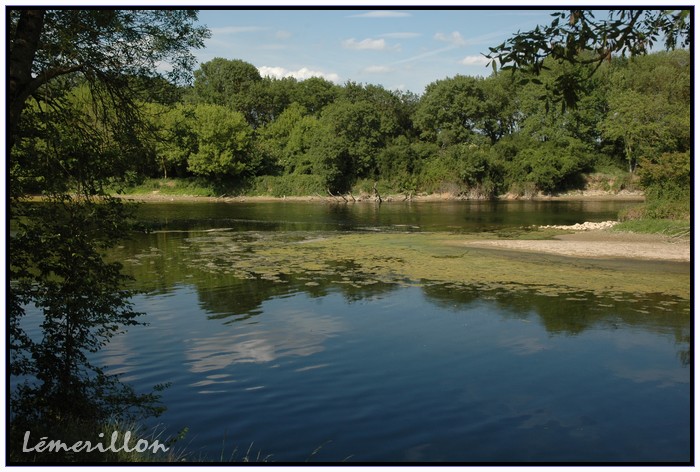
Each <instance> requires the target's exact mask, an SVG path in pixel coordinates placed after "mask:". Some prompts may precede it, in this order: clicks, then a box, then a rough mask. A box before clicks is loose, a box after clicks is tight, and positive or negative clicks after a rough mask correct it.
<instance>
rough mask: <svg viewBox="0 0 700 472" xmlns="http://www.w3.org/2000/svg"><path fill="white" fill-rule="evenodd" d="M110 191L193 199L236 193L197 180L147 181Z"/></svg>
mask: <svg viewBox="0 0 700 472" xmlns="http://www.w3.org/2000/svg"><path fill="white" fill-rule="evenodd" d="M110 190H113V191H114V192H115V193H120V194H124V195H144V194H145V195H150V194H160V195H178V196H193V197H219V196H221V195H222V194H224V193H227V192H233V191H234V190H233V189H222V188H220V187H218V186H216V185H215V184H213V183H211V182H208V181H206V180H203V179H197V178H174V179H145V180H143V181H142V182H141V183H139V184H136V185H131V186H126V187H121V188H119V189H117V188H113V189H110Z"/></svg>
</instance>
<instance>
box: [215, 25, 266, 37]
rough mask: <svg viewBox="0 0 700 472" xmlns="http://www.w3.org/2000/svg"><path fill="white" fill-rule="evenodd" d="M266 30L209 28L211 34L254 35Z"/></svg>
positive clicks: (239, 27) (224, 27)
mask: <svg viewBox="0 0 700 472" xmlns="http://www.w3.org/2000/svg"><path fill="white" fill-rule="evenodd" d="M266 29H268V28H264V27H262V26H223V27H221V28H210V30H211V34H212V35H215V34H238V33H256V32H258V31H265V30H266Z"/></svg>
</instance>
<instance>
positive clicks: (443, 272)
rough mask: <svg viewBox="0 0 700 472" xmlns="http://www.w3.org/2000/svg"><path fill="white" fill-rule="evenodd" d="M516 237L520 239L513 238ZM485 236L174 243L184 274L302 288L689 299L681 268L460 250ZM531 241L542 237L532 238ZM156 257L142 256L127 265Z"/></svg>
mask: <svg viewBox="0 0 700 472" xmlns="http://www.w3.org/2000/svg"><path fill="white" fill-rule="evenodd" d="M520 236H521V237H522V235H520ZM487 237H490V235H485V234H470V235H463V234H451V233H398V232H382V233H376V232H371V233H340V234H339V233H326V234H322V235H319V233H317V232H314V233H305V232H292V233H257V232H244V233H240V232H215V233H213V232H212V233H205V232H192V233H190V237H187V238H185V239H183V240H182V241H181V246H182V249H183V251H182V254H181V256H180V257H182V258H183V260H182V261H181V262H182V263H183V264H185V266H186V268H187V270H189V271H200V272H204V273H210V274H212V275H229V276H232V277H235V278H240V279H262V280H268V281H271V282H275V283H280V284H285V283H288V282H289V280H290V279H291V278H293V279H295V280H301V281H304V284H305V285H306V286H308V287H314V286H318V285H327V284H329V283H332V284H349V285H351V286H353V287H357V288H361V287H363V286H367V285H371V284H376V283H380V282H381V283H384V284H399V285H415V284H421V285H431V284H445V283H451V284H458V285H460V286H469V287H477V288H482V289H484V290H488V289H512V290H533V289H534V290H536V291H537V292H539V293H542V294H548V293H551V294H561V293H578V292H581V291H585V292H593V293H607V294H614V293H635V294H652V293H661V294H665V295H670V296H676V297H681V298H684V299H689V298H690V273H689V270H687V271H686V270H683V268H682V267H683V266H682V265H678V264H665V263H654V262H648V261H647V262H644V261H629V260H627V261H622V260H621V261H619V262H616V261H612V260H596V259H581V258H570V257H562V256H554V255H545V254H533V253H524V252H516V251H503V250H492V249H486V248H474V247H468V246H467V245H466V244H465V242H466V241H473V240H478V239H484V238H487ZM531 237H533V238H538V237H542V235H538V234H536V233H533V234H532V235H531ZM158 257H160V252H158V251H152V250H150V249H149V250H147V251H144V252H142V253H141V254H140V255H138V256H137V257H136V258H135V259H136V260H135V261H134V262H136V261H139V263H141V264H143V263H145V260H147V259H153V258H158Z"/></svg>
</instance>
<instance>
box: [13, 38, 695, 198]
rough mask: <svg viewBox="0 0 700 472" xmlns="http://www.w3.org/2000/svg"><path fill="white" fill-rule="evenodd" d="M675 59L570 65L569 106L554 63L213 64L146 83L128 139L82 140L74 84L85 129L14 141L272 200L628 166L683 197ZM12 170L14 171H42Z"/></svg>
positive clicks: (564, 185) (685, 117) (682, 81)
mask: <svg viewBox="0 0 700 472" xmlns="http://www.w3.org/2000/svg"><path fill="white" fill-rule="evenodd" d="M690 63H691V58H690V55H689V52H688V51H687V50H675V51H670V52H659V53H654V54H650V55H647V56H639V57H636V58H634V59H624V58H613V59H612V60H611V61H610V62H608V63H604V64H603V65H602V66H601V67H599V68H598V69H596V70H594V68H593V66H591V68H590V69H587V68H585V67H579V69H578V70H577V73H578V74H579V76H580V77H583V78H585V79H586V80H585V81H584V84H585V86H584V88H583V90H580V95H579V96H578V97H576V99H577V100H576V102H577V104H578V105H577V106H576V107H575V108H571V107H568V108H567V107H564V106H562V103H563V102H561V101H559V102H557V101H556V99H555V97H559V96H560V94H558V93H557V91H558V90H561V89H562V84H559V83H557V81H556V80H555V79H554V78H555V77H557V74H556V72H557V69H559V68H562V67H573V66H570V65H559V64H557V63H555V62H552V63H550V64H548V66H549V67H550V69H549V70H545V71H544V72H543V73H542V74H541V75H539V76H537V77H533V76H526V75H523V74H522V73H520V72H516V73H512V72H510V71H503V72H499V73H495V74H493V75H491V76H490V77H485V78H484V77H470V76H461V75H458V76H455V77H451V78H445V79H441V80H437V81H435V82H433V83H431V84H430V85H428V86H427V87H426V89H425V91H424V93H423V94H422V95H420V96H419V95H416V94H414V93H410V92H401V91H389V90H386V89H384V88H382V87H381V86H377V85H368V84H358V83H354V82H346V83H345V84H343V85H336V84H333V83H332V82H329V81H326V80H324V79H321V78H310V79H306V80H303V81H298V80H296V79H293V78H284V79H274V78H269V77H261V76H260V73H259V72H258V70H257V69H256V68H255V66H253V65H252V64H249V63H247V62H244V61H241V60H228V59H221V58H216V59H213V60H211V61H209V62H207V63H204V64H202V65H201V67H200V68H199V69H198V70H197V71H195V80H194V83H193V85H192V86H191V87H189V88H178V87H174V86H172V85H170V84H168V83H165V82H155V83H153V84H149V90H151V91H152V92H153V95H152V96H141V97H139V98H138V100H139V101H140V103H139V104H140V107H139V108H140V110H141V113H142V114H143V116H144V117H145V118H146V123H148V126H146V127H144V128H143V129H142V130H141V131H140V135H139V136H126V137H125V136H115V135H114V134H115V133H116V132H118V130H117V131H114V130H111V129H110V131H109V132H108V133H107V132H106V133H105V135H104V136H100V137H99V139H95V136H90V137H89V138H86V137H84V136H82V135H81V133H82V132H83V131H84V130H88V129H89V130H92V131H91V133H92V134H94V133H95V131H94V129H95V127H94V124H95V122H97V123H99V122H100V121H104V122H107V121H110V120H112V121H113V122H116V121H117V120H116V119H114V117H110V116H106V115H107V114H108V113H102V115H100V116H97V113H96V112H95V113H92V114H91V111H90V109H91V107H93V105H92V104H93V100H92V97H91V93H90V91H89V89H88V87H87V86H85V85H84V84H81V83H76V84H74V89H73V92H72V99H71V102H70V103H71V106H72V107H74V108H75V110H76V113H75V115H76V116H78V115H79V116H82V117H83V118H82V119H83V120H85V119H90V120H94V121H93V122H92V123H89V125H90V126H88V124H87V123H86V126H85V127H84V130H81V127H80V126H77V127H76V126H75V124H74V123H72V124H71V126H66V127H65V129H59V130H58V133H59V134H60V139H56V136H55V134H56V133H57V131H56V129H52V132H53V134H54V135H53V136H51V139H50V140H48V139H46V140H45V139H44V137H42V133H41V129H40V127H38V128H37V132H35V133H34V136H32V137H29V138H26V139H24V140H23V141H22V143H21V145H20V146H19V151H20V152H24V153H35V154H36V153H39V154H40V153H41V151H42V149H43V148H45V147H46V146H47V144H45V143H46V142H49V141H50V142H51V146H64V147H65V149H64V151H66V152H63V153H58V154H61V155H66V156H70V155H71V154H72V153H90V152H91V149H90V147H94V146H96V145H99V146H100V149H99V152H95V155H99V156H102V157H101V158H102V159H109V156H110V154H121V157H124V154H125V153H126V154H127V155H129V156H130V158H129V159H120V161H123V162H125V164H123V165H122V167H123V168H122V169H119V172H118V174H119V176H120V177H123V176H127V177H128V179H129V181H130V182H138V181H139V180H142V179H144V178H170V177H199V178H201V179H203V180H204V181H206V182H209V183H211V184H212V185H217V186H220V187H221V188H237V189H242V191H245V189H249V190H250V189H256V191H257V192H263V193H269V194H271V195H275V196H282V195H295V194H296V195H299V194H307V195H309V194H314V193H323V194H326V193H327V192H328V191H330V192H332V193H344V192H347V191H350V190H352V189H353V187H354V186H356V185H358V183H362V182H365V183H374V182H377V181H379V182H382V185H384V188H390V189H392V190H393V191H396V192H405V193H409V192H414V193H417V192H428V193H432V192H445V191H449V192H453V193H456V194H468V195H470V196H473V197H480V198H489V197H493V196H495V195H499V194H503V193H507V192H511V193H515V194H519V195H527V194H532V193H535V192H544V193H551V192H557V191H561V190H566V189H569V188H574V187H577V186H580V185H581V178H582V175H583V174H584V173H589V172H593V171H595V170H604V171H605V170H607V171H611V169H612V170H613V171H616V172H618V173H620V174H628V175H633V174H634V175H635V176H636V177H635V178H636V179H638V180H640V181H641V184H642V185H644V186H646V188H647V189H648V191H649V192H656V193H657V194H659V195H661V196H670V197H672V198H677V197H678V198H685V197H686V196H687V195H689V188H690V143H691V128H690V110H691V107H690V102H691V86H690ZM546 65H547V64H546ZM156 96H157V97H158V99H155V98H154V97H156ZM93 108H95V107H93ZM95 109H97V108H95ZM49 110H50V107H47V108H46V110H42V105H41V102H38V104H36V105H35V106H34V109H33V111H34V115H35V116H38V115H39V114H41V113H51V112H50V111H49ZM119 112H120V111H119V110H113V113H114V114H115V116H116V115H117V114H118V113H119ZM29 115H30V118H29V119H31V114H29ZM84 117H89V118H84ZM98 128H99V127H98ZM107 128H108V127H105V129H107ZM125 138H128V139H125ZM117 142H120V143H124V142H131V143H133V146H131V147H128V148H127V147H125V146H124V145H119V146H118V145H117V144H116V143H117ZM96 143H98V144H96ZM28 161H31V162H34V164H33V165H36V166H41V165H42V160H41V159H39V160H33V159H32V160H28ZM53 165H55V164H53ZM96 168H100V166H96ZM104 168H110V169H112V171H114V169H113V166H104ZM25 172H26V173H27V177H28V178H29V179H31V175H32V174H33V175H39V176H44V177H45V176H47V175H50V174H51V172H47V169H42V170H41V171H39V170H38V169H37V172H31V171H28V170H25ZM25 183H26V184H28V188H31V182H25ZM686 194H687V195H686Z"/></svg>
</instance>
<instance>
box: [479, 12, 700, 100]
mask: <svg viewBox="0 0 700 472" xmlns="http://www.w3.org/2000/svg"><path fill="white" fill-rule="evenodd" d="M552 18H553V19H552V21H551V23H550V24H549V25H545V26H537V27H536V28H535V29H533V30H530V31H526V32H519V33H517V34H515V35H513V36H512V37H511V38H510V39H508V40H506V41H505V42H503V43H502V44H500V45H498V46H496V47H492V48H489V51H490V52H489V54H487V55H486V57H488V58H489V59H491V62H490V64H491V66H492V67H493V70H494V71H495V70H496V69H497V68H498V67H500V68H501V69H504V70H508V69H512V70H515V69H518V70H522V71H525V72H528V73H532V74H534V75H538V74H539V73H540V72H541V71H542V70H543V69H544V68H546V67H547V66H546V64H545V59H547V58H550V59H553V60H555V61H557V62H560V63H562V62H566V63H569V64H584V65H585V64H595V65H596V68H597V67H599V66H600V65H601V64H602V63H603V62H605V61H608V62H609V61H611V60H612V58H613V57H614V56H616V55H618V54H619V55H622V56H623V57H624V56H625V55H630V56H637V55H641V54H646V53H647V52H649V51H650V50H651V49H652V47H653V46H654V45H656V44H658V43H661V44H663V47H665V48H666V49H675V48H676V47H678V46H680V47H688V46H689V45H690V41H691V39H692V35H691V24H690V23H691V17H690V10H642V9H635V10H610V11H609V12H608V14H607V15H605V14H604V12H603V11H601V10H574V9H572V10H567V11H559V12H556V13H553V14H552ZM584 53H588V54H584ZM582 83H583V81H582V80H581V79H580V78H578V77H577V76H576V75H575V74H573V73H571V72H566V71H563V72H562V73H561V74H560V75H559V76H558V77H557V80H556V84H555V92H556V94H557V96H558V98H560V99H561V100H563V103H564V104H565V105H566V106H571V107H573V106H576V104H577V102H578V99H579V97H580V94H581V85H582Z"/></svg>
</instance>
